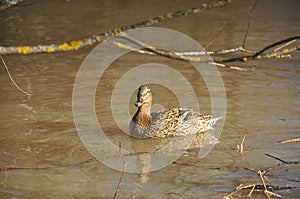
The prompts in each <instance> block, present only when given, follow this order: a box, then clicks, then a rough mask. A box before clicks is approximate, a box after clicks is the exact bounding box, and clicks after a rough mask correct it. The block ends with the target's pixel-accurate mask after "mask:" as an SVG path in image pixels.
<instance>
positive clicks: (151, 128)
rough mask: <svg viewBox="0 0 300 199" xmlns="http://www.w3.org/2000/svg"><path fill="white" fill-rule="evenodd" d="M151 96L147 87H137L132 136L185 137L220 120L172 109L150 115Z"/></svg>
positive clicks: (185, 110) (131, 123) (131, 124)
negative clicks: (136, 108)
mask: <svg viewBox="0 0 300 199" xmlns="http://www.w3.org/2000/svg"><path fill="white" fill-rule="evenodd" d="M151 105H152V94H151V91H150V89H149V88H148V86H147V85H142V86H140V87H139V90H138V94H137V101H136V103H135V106H137V107H138V110H137V112H136V113H135V115H134V117H133V118H132V120H131V122H130V126H129V131H130V133H131V134H132V135H133V136H136V137H143V138H154V137H174V136H187V135H192V134H195V133H202V132H205V131H206V130H208V129H212V126H213V125H214V124H215V123H216V122H217V121H218V120H219V119H220V118H221V117H218V118H213V117H212V116H210V115H208V114H200V113H198V112H194V111H192V110H191V109H184V108H174V109H168V110H162V111H158V112H154V113H150V109H151Z"/></svg>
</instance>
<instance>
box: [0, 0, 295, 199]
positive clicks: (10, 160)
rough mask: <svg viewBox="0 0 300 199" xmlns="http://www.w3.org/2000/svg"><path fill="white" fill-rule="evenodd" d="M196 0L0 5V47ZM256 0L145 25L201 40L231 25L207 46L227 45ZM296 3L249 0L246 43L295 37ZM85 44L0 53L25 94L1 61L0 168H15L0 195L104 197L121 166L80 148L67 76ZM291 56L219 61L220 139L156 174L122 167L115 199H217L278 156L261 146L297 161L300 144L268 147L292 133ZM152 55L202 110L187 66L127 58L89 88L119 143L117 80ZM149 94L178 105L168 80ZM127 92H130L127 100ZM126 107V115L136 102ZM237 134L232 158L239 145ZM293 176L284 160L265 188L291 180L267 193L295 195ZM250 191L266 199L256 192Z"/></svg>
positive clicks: (1, 181) (205, 101)
mask: <svg viewBox="0 0 300 199" xmlns="http://www.w3.org/2000/svg"><path fill="white" fill-rule="evenodd" d="M25 2H26V1H24V3H25ZM202 2H205V1H200V2H199V1H193V0H181V1H162V2H161V1H156V0H154V1H146V2H143V3H140V2H138V1H92V0H88V1H84V3H83V2H82V1H78V0H71V1H69V2H67V1H63V0H60V1H58V0H56V1H37V2H35V3H34V4H32V5H30V6H21V7H12V8H10V9H7V10H4V11H1V13H0V29H1V34H0V45H1V46H9V45H34V44H49V43H59V42H65V41H69V40H72V39H79V38H83V37H86V36H90V35H93V34H97V33H100V32H103V31H107V30H110V29H113V28H115V27H122V26H125V25H130V24H133V23H136V22H138V21H141V20H144V19H147V18H150V17H153V16H157V15H160V14H163V13H166V12H168V11H172V10H179V9H184V8H188V7H193V6H197V5H199V4H200V3H202ZM253 4H254V1H236V2H234V3H232V4H229V5H226V6H223V7H220V8H216V9H212V10H209V11H205V12H203V13H200V14H195V15H191V16H187V17H180V18H176V19H172V20H168V21H164V22H161V23H159V24H155V25H154V27H164V28H169V29H173V30H177V31H180V32H182V33H184V34H186V35H188V36H190V37H191V38H193V39H194V40H196V41H198V42H199V43H200V44H201V45H202V46H206V45H207V44H208V43H209V42H210V41H211V40H212V39H213V38H214V36H215V35H216V34H217V33H218V32H219V31H220V30H222V28H223V27H225V26H226V25H227V24H228V25H227V26H226V28H225V29H224V30H223V32H222V33H221V34H220V35H219V36H218V37H217V38H216V39H215V40H214V42H213V43H212V44H211V45H210V46H209V47H208V49H209V50H212V49H226V48H233V47H237V46H240V45H242V42H243V37H244V34H245V31H246V29H247V23H248V15H249V11H250V10H251V7H252V6H253ZM299 5H300V4H299V2H298V1H297V0H288V1H284V2H283V1H279V0H278V1H277V0H276V1H258V3H257V5H256V7H255V9H254V11H253V14H252V18H251V23H250V29H249V33H248V37H247V41H246V47H247V48H249V49H253V50H259V49H261V48H263V47H264V46H266V45H268V44H270V43H272V42H274V41H278V40H280V39H284V38H287V37H290V36H295V35H299V32H300V23H299V18H300V14H299V12H298V9H299ZM230 21H231V22H230ZM297 45H299V42H298V43H297ZM92 49H93V47H87V48H84V49H82V50H79V51H77V52H66V53H52V54H32V55H6V56H3V57H4V59H5V61H6V64H7V65H8V67H9V69H10V72H11V74H12V76H13V77H14V78H15V81H16V82H17V83H18V84H19V85H20V86H21V87H22V88H23V89H24V90H26V91H27V92H29V93H31V94H32V96H30V97H28V96H25V95H24V94H21V93H20V92H19V91H18V90H16V88H15V87H14V86H13V85H12V83H11V81H10V80H9V78H8V75H7V73H6V71H5V68H4V67H0V75H1V78H0V81H1V87H0V89H1V92H0V95H1V105H0V106H1V114H0V118H1V119H0V124H1V125H0V129H1V131H0V133H1V136H0V146H1V147H0V167H1V168H4V167H7V168H20V169H15V170H8V171H1V172H0V198H112V197H113V195H114V193H115V190H116V187H117V184H118V182H119V179H120V176H121V172H119V171H116V170H114V169H112V168H110V167H108V166H106V165H104V164H102V163H101V162H99V161H97V160H91V159H92V158H93V156H92V155H91V154H90V153H89V152H88V151H87V149H86V148H85V146H84V145H83V144H82V142H81V140H80V138H79V136H78V133H77V129H76V128H75V125H74V120H73V115H72V91H73V86H74V82H75V77H76V73H77V71H78V69H79V67H80V65H81V63H82V62H83V60H84V59H85V57H86V56H87V55H88V54H89V52H90V51H91V50H92ZM179 49H180V48H179ZM291 56H292V59H290V58H285V59H269V60H261V61H252V62H249V63H243V64H242V63H241V64H240V66H242V67H251V66H253V65H256V66H257V68H256V70H255V71H253V72H241V71H234V70H229V69H224V68H219V71H220V74H221V77H222V79H223V81H224V85H225V90H226V100H227V109H226V120H225V124H224V127H223V130H222V134H221V136H220V138H219V143H218V144H217V145H215V147H214V148H213V150H212V151H211V152H210V153H209V154H208V155H207V156H206V157H205V158H202V159H199V157H198V152H189V153H185V154H184V155H182V156H181V157H180V158H179V159H178V160H176V162H177V163H176V164H171V165H169V166H167V167H165V168H163V169H160V170H157V171H153V172H151V173H148V174H131V173H126V174H125V175H124V178H123V180H122V184H121V187H120V190H119V193H118V197H117V198H222V197H223V196H224V195H226V194H227V193H229V192H231V191H232V190H233V189H234V187H236V186H238V185H239V184H251V183H259V178H258V176H256V174H255V173H253V172H251V171H248V170H245V169H244V167H249V168H256V169H264V168H267V167H269V166H272V165H275V164H277V163H279V162H278V161H277V160H274V159H271V158H269V157H267V156H265V155H264V154H265V153H269V154H272V155H275V156H277V157H279V158H282V159H284V160H286V161H299V158H300V156H299V149H300V147H299V143H294V144H277V143H278V141H280V140H284V139H289V138H294V137H298V136H299V127H300V122H299V119H300V115H299V111H300V106H299V105H300V101H299V99H300V90H299V88H300V81H299V80H300V69H299V66H300V65H299V63H300V57H299V53H298V52H294V53H292V54H291ZM153 61H159V62H161V63H165V64H168V65H169V66H172V67H174V68H175V69H176V70H178V71H179V72H181V73H182V74H184V75H185V76H186V77H187V79H189V80H190V81H192V82H193V88H197V89H196V90H197V92H196V94H197V97H198V102H199V103H200V105H201V111H203V112H210V110H211V109H210V105H211V103H210V98H209V93H208V91H207V88H206V86H205V82H204V81H203V80H201V77H198V76H195V70H194V69H192V67H190V66H189V65H187V64H186V63H183V62H180V61H175V60H170V59H167V58H159V57H151V58H150V57H149V56H146V55H138V54H135V53H131V54H129V55H128V56H127V57H124V59H123V60H121V61H119V62H114V63H113V64H112V66H111V67H109V69H108V70H107V71H106V74H105V76H104V78H103V79H102V80H101V81H102V82H100V83H99V85H98V88H97V93H96V100H95V106H96V112H97V117H98V120H99V122H100V123H101V124H102V125H103V126H104V128H105V129H106V130H107V132H108V134H109V137H110V138H111V139H112V140H114V142H115V144H116V145H117V144H118V141H119V140H122V139H129V140H130V139H132V138H128V137H124V136H123V132H122V131H121V130H120V129H119V128H118V127H117V126H116V124H115V123H114V120H113V117H112V113H111V110H110V100H111V99H110V96H111V94H112V91H113V89H114V85H115V84H116V82H117V80H118V78H119V77H120V76H122V74H123V73H125V72H126V71H128V70H129V69H131V68H132V67H133V66H135V65H136V64H137V63H139V64H140V63H147V62H153ZM170 81H172V80H170ZM136 86H138V85H136ZM153 92H154V97H155V99H157V102H159V103H161V104H163V106H165V107H173V106H176V105H177V104H178V101H176V98H175V96H174V94H172V92H170V90H168V89H166V88H165V87H157V86H155V85H154V86H153ZM160 93H163V95H161V94H160ZM134 97H135V96H131V99H130V103H133V101H134ZM128 106H129V107H130V108H129V109H130V112H131V114H132V113H133V112H134V111H135V107H134V106H133V104H130V105H128ZM126 108H127V107H126ZM245 134H246V135H247V137H246V140H245V143H244V153H243V155H241V154H240V153H238V152H237V151H236V148H237V145H238V144H240V143H241V141H242V139H243V137H244V135H245ZM124 147H127V146H124ZM143 147H146V148H147V149H148V150H149V149H151V147H153V146H152V145H151V142H148V143H147V144H146V145H143ZM140 150H145V149H140ZM89 160H90V161H89ZM22 168H27V169H22ZM28 168H29V169H28ZM34 168H44V169H34ZM299 176H300V172H299V166H297V165H289V166H283V167H281V168H278V169H275V170H273V171H271V172H270V173H269V175H268V177H269V179H271V181H272V184H273V185H276V186H287V185H288V186H290V187H293V189H290V190H282V191H277V192H276V193H278V194H281V195H282V196H283V197H284V198H299V197H300V194H299V187H300V183H299V181H300V179H299ZM242 194H243V195H242V196H241V195H240V197H246V194H247V192H243V193H242ZM255 197H256V198H264V196H263V195H262V194H256V195H255Z"/></svg>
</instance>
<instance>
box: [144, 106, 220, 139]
mask: <svg viewBox="0 0 300 199" xmlns="http://www.w3.org/2000/svg"><path fill="white" fill-rule="evenodd" d="M151 118H152V121H151V123H150V124H149V126H148V128H147V130H146V129H145V130H146V131H145V137H173V136H186V135H191V134H195V133H197V132H204V131H206V130H208V129H211V128H212V125H213V124H214V123H215V122H216V121H217V120H218V119H219V118H216V119H213V118H212V116H210V115H207V114H200V113H198V112H195V111H193V110H191V109H168V110H162V111H158V112H153V113H151Z"/></svg>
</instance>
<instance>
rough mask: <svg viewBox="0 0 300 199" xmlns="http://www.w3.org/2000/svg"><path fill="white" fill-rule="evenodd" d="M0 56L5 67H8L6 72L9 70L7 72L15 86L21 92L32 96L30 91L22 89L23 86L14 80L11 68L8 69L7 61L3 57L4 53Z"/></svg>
mask: <svg viewBox="0 0 300 199" xmlns="http://www.w3.org/2000/svg"><path fill="white" fill-rule="evenodd" d="M0 58H1V60H2V63H3V65H4V67H5V69H6V72H7V74H8V77H9V79H10V81H11V82H12V83H13V84H14V86H15V87H16V88H17V89H18V90H19V91H20V92H22V93H24V94H25V95H28V96H30V95H31V94H30V93H27V92H26V91H24V90H23V89H21V88H20V87H19V86H18V85H17V83H16V82H15V81H14V79H13V78H12V76H11V74H10V72H9V70H8V67H7V65H6V63H5V61H4V59H3V57H2V55H0Z"/></svg>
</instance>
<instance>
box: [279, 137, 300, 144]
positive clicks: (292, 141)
mask: <svg viewBox="0 0 300 199" xmlns="http://www.w3.org/2000/svg"><path fill="white" fill-rule="evenodd" d="M295 142H300V137H297V138H291V139H287V140H282V141H279V143H280V144H289V143H295Z"/></svg>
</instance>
